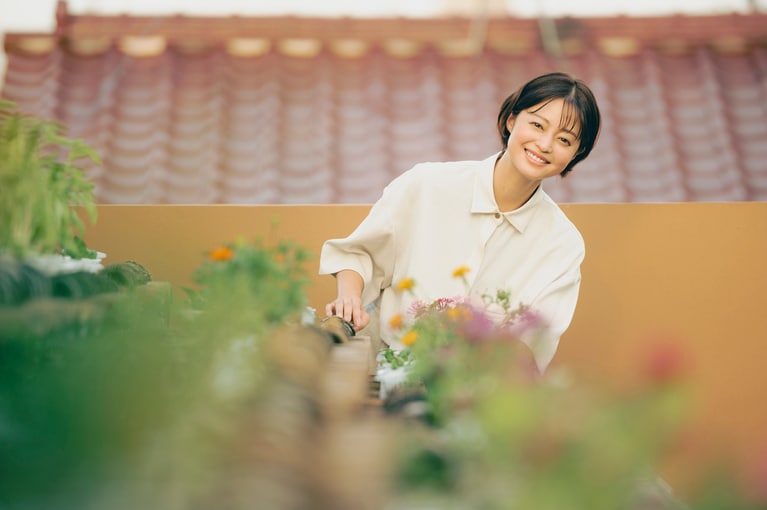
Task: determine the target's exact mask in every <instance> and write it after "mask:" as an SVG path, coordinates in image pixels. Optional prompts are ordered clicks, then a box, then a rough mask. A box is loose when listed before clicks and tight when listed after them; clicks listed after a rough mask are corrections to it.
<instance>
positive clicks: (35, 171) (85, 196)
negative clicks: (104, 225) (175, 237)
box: [0, 101, 99, 258]
mask: <svg viewBox="0 0 767 510" xmlns="http://www.w3.org/2000/svg"><path fill="white" fill-rule="evenodd" d="M61 131H62V129H61V126H60V125H58V124H57V123H55V122H53V121H50V120H45V119H39V118H35V117H32V116H28V115H24V114H22V113H20V112H19V111H18V110H17V109H16V108H15V106H14V105H13V103H9V102H7V101H5V102H0V251H4V252H7V253H9V254H11V255H12V256H15V257H23V256H25V255H30V254H32V255H34V254H48V253H62V252H63V253H65V254H67V255H70V256H72V257H73V258H84V257H89V258H93V257H94V256H95V253H94V252H92V251H90V250H88V249H87V248H86V246H85V244H84V243H83V242H82V240H81V239H80V237H79V236H82V235H83V234H84V230H85V225H84V224H83V221H82V219H81V218H80V216H79V214H78V211H77V208H76V206H80V207H82V208H83V209H84V211H85V213H86V214H87V215H88V218H89V219H90V221H91V222H93V221H95V219H96V204H95V200H94V194H93V183H92V182H90V181H89V180H88V179H87V177H86V175H85V173H84V172H83V170H82V169H81V168H80V167H78V166H77V162H78V161H81V160H83V159H86V158H87V159H91V160H93V161H95V162H99V156H98V155H97V154H96V153H95V152H94V150H93V149H92V148H90V147H89V146H88V145H86V144H85V143H84V142H83V141H82V140H79V139H69V138H67V137H65V136H63V135H62V134H61Z"/></svg>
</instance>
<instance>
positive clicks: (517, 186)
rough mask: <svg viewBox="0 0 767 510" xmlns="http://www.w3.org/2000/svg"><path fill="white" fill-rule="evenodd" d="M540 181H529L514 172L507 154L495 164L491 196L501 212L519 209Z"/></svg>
mask: <svg viewBox="0 0 767 510" xmlns="http://www.w3.org/2000/svg"><path fill="white" fill-rule="evenodd" d="M540 184H541V181H531V180H529V179H526V178H525V177H524V176H522V174H520V173H519V172H517V171H515V169H514V168H513V166H512V162H511V158H509V155H508V152H504V153H503V154H502V155H501V157H500V158H498V160H497V161H496V162H495V170H494V171H493V195H494V196H495V202H496V203H497V204H498V208H499V209H500V210H501V212H509V211H514V210H516V209H519V208H520V207H522V206H523V205H525V204H526V203H527V201H528V200H530V197H532V196H533V194H534V193H535V190H537V189H538V186H540Z"/></svg>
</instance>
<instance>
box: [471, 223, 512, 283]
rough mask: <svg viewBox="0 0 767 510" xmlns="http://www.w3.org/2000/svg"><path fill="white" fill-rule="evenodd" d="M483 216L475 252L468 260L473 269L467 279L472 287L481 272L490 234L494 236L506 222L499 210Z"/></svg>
mask: <svg viewBox="0 0 767 510" xmlns="http://www.w3.org/2000/svg"><path fill="white" fill-rule="evenodd" d="M482 216H483V217H482V224H481V225H480V228H479V234H478V235H479V238H478V239H477V243H476V245H475V249H474V252H473V253H472V254H471V255H470V256H469V260H468V261H467V265H468V266H469V269H471V271H469V272H468V273H467V274H466V280H467V282H468V284H469V288H470V289H472V288H473V287H474V282H475V281H476V279H477V276H478V275H479V274H480V269H481V268H482V263H483V261H484V260H485V252H486V248H487V242H488V240H490V236H492V235H493V232H495V230H496V229H497V228H498V227H499V226H500V225H501V223H503V222H504V218H503V215H502V214H501V213H498V212H496V213H491V214H483V215H482Z"/></svg>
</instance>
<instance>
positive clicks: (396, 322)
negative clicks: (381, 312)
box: [389, 313, 402, 329]
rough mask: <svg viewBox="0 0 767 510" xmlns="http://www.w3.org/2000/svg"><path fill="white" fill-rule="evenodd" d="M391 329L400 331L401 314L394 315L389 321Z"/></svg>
mask: <svg viewBox="0 0 767 510" xmlns="http://www.w3.org/2000/svg"><path fill="white" fill-rule="evenodd" d="M389 327H390V328H391V329H402V314H399V313H396V314H394V315H393V316H392V318H391V319H389Z"/></svg>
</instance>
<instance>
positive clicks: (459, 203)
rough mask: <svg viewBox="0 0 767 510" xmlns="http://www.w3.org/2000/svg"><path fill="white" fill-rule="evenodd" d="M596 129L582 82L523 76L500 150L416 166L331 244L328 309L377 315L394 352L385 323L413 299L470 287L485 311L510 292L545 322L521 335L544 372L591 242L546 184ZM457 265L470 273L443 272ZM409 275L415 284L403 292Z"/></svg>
mask: <svg viewBox="0 0 767 510" xmlns="http://www.w3.org/2000/svg"><path fill="white" fill-rule="evenodd" d="M599 128H600V115H599V109H598V107H597V104H596V99H595V98H594V95H593V94H592V92H591V90H589V88H588V87H587V86H586V85H585V84H584V83H583V82H582V81H580V80H578V79H576V78H574V77H572V76H570V75H568V74H565V73H559V72H555V73H549V74H544V75H541V76H538V77H536V78H534V79H532V80H530V81H529V82H527V83H525V84H524V85H523V86H522V87H520V88H519V89H518V90H517V91H516V92H514V93H512V94H511V95H509V96H508V98H506V100H505V101H504V102H503V103H502V105H501V108H500V112H499V114H498V133H499V135H500V138H501V150H500V152H498V153H496V154H494V155H491V156H490V157H488V158H486V159H485V160H482V161H458V162H447V163H422V164H419V165H416V166H415V167H414V168H412V169H411V170H409V171H407V172H405V173H403V174H402V175H400V176H399V177H398V178H396V179H395V180H394V181H392V182H391V183H390V184H389V185H388V186H387V187H386V189H384V192H383V195H382V196H381V198H380V199H379V200H378V201H377V202H376V204H375V205H374V206H373V208H372V209H371V211H370V213H369V215H368V216H367V218H365V219H364V220H363V221H362V223H361V224H360V225H359V226H358V227H357V229H356V230H354V232H352V233H351V234H350V235H349V236H348V237H346V238H344V239H331V240H329V241H327V242H326V243H325V244H324V246H323V249H322V256H321V261H320V273H321V274H332V275H333V276H335V277H336V281H337V297H336V299H334V300H333V301H331V302H330V303H328V304H327V306H326V308H325V312H326V313H327V314H328V315H338V316H341V317H343V318H344V319H345V320H347V321H350V322H352V323H353V324H354V326H355V328H356V329H358V330H359V329H363V328H366V327H367V326H368V323H369V322H370V316H371V314H372V315H373V316H376V315H379V316H380V320H373V321H372V323H373V324H376V323H377V324H380V331H370V334H371V336H373V337H374V338H378V337H379V336H380V339H381V340H382V341H383V343H385V344H386V345H388V346H389V347H391V348H394V349H397V348H401V347H402V345H401V340H398V339H397V335H396V334H395V332H393V331H392V330H391V328H390V326H389V325H390V324H391V321H390V319H391V318H392V317H395V316H397V315H402V314H405V313H407V310H408V309H409V308H410V307H411V305H412V303H413V302H427V303H428V302H434V301H436V300H439V299H444V298H451V297H453V296H456V295H459V294H462V293H465V294H466V296H465V297H466V299H467V300H469V301H470V302H472V303H474V304H475V305H476V306H478V307H481V306H483V304H484V296H487V295H495V294H496V293H497V292H504V293H505V292H510V296H511V297H510V303H509V304H510V306H511V307H512V308H518V307H523V306H524V307H530V308H532V311H534V312H537V313H538V314H539V315H540V316H541V318H542V320H543V321H544V323H545V324H546V327H545V328H544V329H543V331H540V330H538V331H536V334H535V335H531V336H530V337H528V338H525V337H524V335H523V337H522V338H521V340H522V341H524V342H525V343H526V344H527V345H528V347H530V349H531V351H532V353H533V355H534V356H535V360H536V362H537V364H538V368H539V369H540V370H544V369H545V368H546V367H547V366H548V364H549V363H550V362H551V359H552V357H553V356H554V353H555V351H556V349H557V345H558V343H559V338H560V336H561V335H562V333H563V332H564V331H565V330H566V329H567V327H568V326H569V324H570V320H571V318H572V315H573V312H574V310H575V304H576V301H577V299H578V290H579V287H580V280H581V276H580V265H581V261H582V260H583V257H584V252H585V248H584V243H583V238H582V237H581V235H580V233H579V232H578V230H577V229H576V227H575V226H574V225H573V224H572V223H571V222H570V220H569V219H568V218H567V217H566V216H565V215H564V213H563V212H562V211H561V210H560V208H559V207H558V206H557V205H556V204H555V203H554V201H553V200H552V199H551V198H550V197H549V196H548V195H547V194H546V192H544V191H543V188H542V186H541V182H542V181H543V180H544V179H546V178H548V177H553V176H557V175H561V176H562V177H564V176H565V175H567V174H568V173H569V172H570V171H571V170H572V168H573V167H574V166H575V165H576V164H577V163H578V162H580V161H582V160H583V159H584V158H586V157H587V156H588V155H589V153H590V152H591V149H592V147H593V146H594V143H595V142H596V139H597V135H598V133H599ZM456 267H461V268H463V267H466V268H472V270H471V271H468V272H466V271H463V272H462V274H461V278H460V279H459V280H455V279H452V280H451V279H450V278H447V276H449V275H450V274H451V272H454V271H455V268H456ZM474 268H476V270H474ZM403 281H412V282H417V285H409V286H408V287H407V289H403V288H402V283H401V282H403ZM397 282H399V283H397ZM404 290H407V292H404ZM491 314H492V312H491ZM499 317H502V314H501V315H500V316H499Z"/></svg>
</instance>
